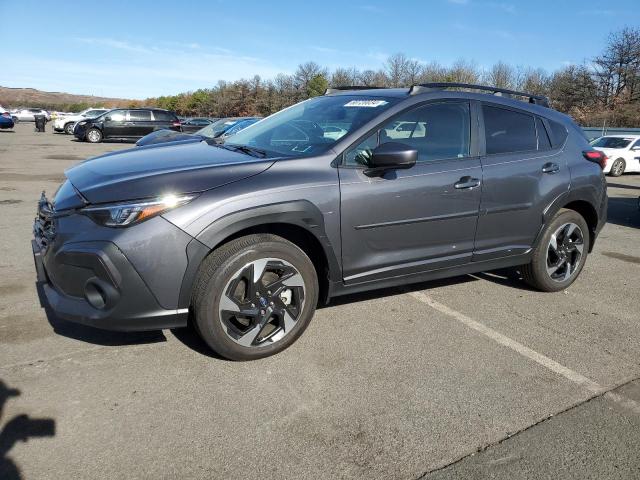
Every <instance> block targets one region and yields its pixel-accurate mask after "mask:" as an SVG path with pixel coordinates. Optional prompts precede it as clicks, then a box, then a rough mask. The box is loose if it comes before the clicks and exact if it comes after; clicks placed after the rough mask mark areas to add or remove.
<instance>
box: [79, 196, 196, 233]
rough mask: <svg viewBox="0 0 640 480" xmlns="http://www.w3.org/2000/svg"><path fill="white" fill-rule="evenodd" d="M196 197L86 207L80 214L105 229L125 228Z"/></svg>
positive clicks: (164, 198) (162, 198)
mask: <svg viewBox="0 0 640 480" xmlns="http://www.w3.org/2000/svg"><path fill="white" fill-rule="evenodd" d="M196 197H197V195H180V196H177V195H165V196H163V197H159V198H154V199H151V200H139V201H136V202H126V203H112V204H109V205H99V206H95V207H86V208H83V209H81V210H80V212H81V213H83V214H84V215H87V216H88V217H89V218H91V219H92V220H93V221H94V222H96V223H98V224H100V225H104V226H106V227H126V226H129V225H133V224H134V223H140V222H142V221H144V220H148V219H149V218H152V217H155V216H156V215H160V214H161V213H163V212H166V211H167V210H171V209H172V208H176V207H180V206H181V205H185V204H186V203H189V202H190V201H191V200H193V199H194V198H196Z"/></svg>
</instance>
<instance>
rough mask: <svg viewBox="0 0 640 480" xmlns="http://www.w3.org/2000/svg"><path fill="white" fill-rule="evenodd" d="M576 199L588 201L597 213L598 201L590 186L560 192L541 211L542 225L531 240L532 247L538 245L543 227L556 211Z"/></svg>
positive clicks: (591, 247)
mask: <svg viewBox="0 0 640 480" xmlns="http://www.w3.org/2000/svg"><path fill="white" fill-rule="evenodd" d="M576 201H581V202H585V203H588V204H589V205H591V207H592V208H593V210H594V211H595V212H596V214H598V213H599V212H598V204H599V203H600V202H599V201H598V200H597V199H596V198H595V195H594V192H593V191H592V189H591V188H589V187H583V188H576V189H571V190H567V191H565V192H562V193H561V194H560V195H558V196H557V197H556V198H554V199H553V201H552V202H551V203H550V204H549V205H547V207H546V208H545V209H544V211H543V212H542V225H540V230H539V231H538V234H537V235H536V239H535V241H534V242H533V246H534V247H537V246H538V243H539V241H540V239H541V237H542V235H543V233H544V229H545V227H546V226H547V225H548V224H549V222H550V221H551V219H552V218H553V217H554V216H555V215H556V213H558V212H559V211H560V209H562V208H564V207H565V206H566V205H569V204H570V203H572V202H576ZM599 220H600V219H598V223H599ZM590 233H591V235H594V234H596V233H597V232H595V231H593V232H590ZM592 239H593V237H592ZM593 244H594V242H593V241H592V242H590V245H589V251H591V250H592V249H593Z"/></svg>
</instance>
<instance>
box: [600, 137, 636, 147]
mask: <svg viewBox="0 0 640 480" xmlns="http://www.w3.org/2000/svg"><path fill="white" fill-rule="evenodd" d="M631 140H633V139H632V138H622V137H600V138H598V139H597V140H594V141H593V143H592V144H591V145H592V146H594V147H598V148H626V147H628V146H629V144H630V143H631Z"/></svg>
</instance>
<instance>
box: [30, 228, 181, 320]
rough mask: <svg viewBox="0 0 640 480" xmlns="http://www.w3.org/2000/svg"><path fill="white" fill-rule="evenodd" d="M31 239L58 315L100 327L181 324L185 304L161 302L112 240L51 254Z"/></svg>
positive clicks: (41, 279) (40, 278)
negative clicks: (174, 305)
mask: <svg viewBox="0 0 640 480" xmlns="http://www.w3.org/2000/svg"><path fill="white" fill-rule="evenodd" d="M31 244H32V249H33V258H34V261H35V267H36V273H37V276H38V282H39V283H40V284H41V285H42V288H43V291H44V294H45V296H46V298H47V303H48V304H49V307H50V308H51V310H52V311H53V312H54V313H55V314H56V316H57V317H59V318H61V319H63V320H68V321H71V322H75V323H81V324H83V325H89V326H92V327H97V328H102V329H105V330H120V331H143V330H160V329H163V328H176V327H184V326H186V324H187V317H188V309H186V308H185V309H176V310H168V309H164V308H162V307H160V305H158V302H157V301H156V300H155V298H154V296H153V295H152V294H151V292H150V291H149V289H148V288H147V286H146V285H145V284H144V282H143V281H142V279H141V278H140V276H139V275H138V274H137V272H136V271H135V270H134V269H133V267H132V266H131V264H129V262H128V260H127V259H126V257H125V256H124V255H123V254H122V252H120V251H119V250H118V248H117V247H116V246H115V245H114V244H111V243H109V242H104V243H101V242H94V243H86V244H70V245H68V247H67V248H66V249H64V250H61V251H58V253H57V254H56V255H55V256H53V255H49V252H47V250H46V249H45V250H43V249H41V248H40V246H39V243H38V240H36V239H34V240H32V242H31ZM52 257H54V258H52ZM61 257H62V258H61ZM54 279H55V280H54Z"/></svg>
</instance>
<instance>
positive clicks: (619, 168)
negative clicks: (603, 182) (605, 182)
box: [609, 158, 627, 177]
mask: <svg viewBox="0 0 640 480" xmlns="http://www.w3.org/2000/svg"><path fill="white" fill-rule="evenodd" d="M625 168H627V162H625V161H624V158H618V159H617V160H616V161H615V162H613V165H611V170H609V175H610V176H612V177H619V176H620V175H622V174H623V173H624V170H625Z"/></svg>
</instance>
